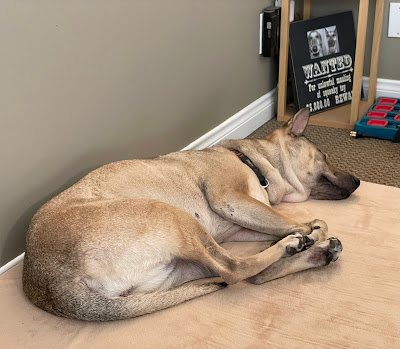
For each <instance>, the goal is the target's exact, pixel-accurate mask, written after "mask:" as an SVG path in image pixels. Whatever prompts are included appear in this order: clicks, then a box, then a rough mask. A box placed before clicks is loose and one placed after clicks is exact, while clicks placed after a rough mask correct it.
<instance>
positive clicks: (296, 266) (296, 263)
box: [246, 238, 343, 284]
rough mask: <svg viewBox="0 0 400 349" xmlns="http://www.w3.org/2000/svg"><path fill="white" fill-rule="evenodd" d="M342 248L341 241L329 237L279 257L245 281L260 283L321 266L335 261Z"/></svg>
mask: <svg viewBox="0 0 400 349" xmlns="http://www.w3.org/2000/svg"><path fill="white" fill-rule="evenodd" d="M342 250H343V248H342V244H341V242H340V241H339V240H338V239H336V238H330V239H328V240H325V241H323V242H320V243H318V244H316V245H314V246H313V247H311V248H310V249H308V250H306V251H303V252H301V253H298V254H296V255H294V256H292V257H290V258H282V259H280V260H279V261H277V262H275V263H273V264H272V265H270V266H269V267H268V268H266V269H265V270H263V271H262V272H261V273H259V274H257V275H255V276H252V277H250V278H248V279H247V280H246V281H248V282H250V283H252V284H262V283H264V282H267V281H271V280H274V279H278V278H281V277H283V276H286V275H289V274H293V273H297V272H299V271H302V270H306V269H311V268H316V267H322V266H325V265H328V264H329V263H331V262H335V261H336V260H337V259H338V258H339V255H340V253H341V252H342Z"/></svg>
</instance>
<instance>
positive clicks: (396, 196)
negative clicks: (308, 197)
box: [0, 182, 400, 349]
mask: <svg viewBox="0 0 400 349" xmlns="http://www.w3.org/2000/svg"><path fill="white" fill-rule="evenodd" d="M276 208H277V209H278V210H279V211H281V212H284V213H285V214H287V215H291V216H293V217H297V220H298V221H300V222H306V221H310V220H311V219H314V218H321V219H324V220H325V221H326V222H327V223H328V226H329V229H330V230H329V235H330V236H336V237H338V238H339V239H340V240H341V241H342V244H343V248H344V250H343V253H342V255H341V256H340V258H339V260H338V261H337V262H336V263H333V264H331V265H329V266H327V267H323V268H318V269H311V270H307V271H303V272H300V273H297V274H293V275H289V276H287V277H284V278H282V279H278V280H274V281H271V282H269V283H266V284H263V285H259V286H256V285H251V284H247V283H244V282H242V283H239V284H237V285H234V286H230V287H228V288H226V289H224V290H222V291H219V292H216V293H213V294H210V295H207V296H203V297H200V298H197V299H195V300H192V301H189V302H186V303H184V304H181V305H179V306H176V307H173V308H170V309H167V310H163V311H160V312H157V313H154V314H151V315H146V316H142V317H139V318H135V319H130V320H124V321H117V322H111V323H86V322H81V321H75V320H68V319H63V318H59V317H56V316H54V315H50V314H48V313H46V312H44V311H42V310H40V309H38V308H36V307H35V306H34V305H32V304H31V303H30V302H29V301H28V300H27V299H26V298H25V296H24V294H23V292H22V287H21V271H22V264H19V265H17V266H16V267H14V268H12V269H11V270H9V271H7V272H6V273H4V274H3V275H1V276H0V347H1V348H67V347H68V348H140V349H144V348H151V349H154V348H185V349H188V348H202V349H203V348H229V349H232V348H263V349H264V348H282V349H288V348H305V349H310V348H318V349H320V348H340V349H348V348H360V349H366V348H382V349H391V348H393V349H394V348H396V349H398V348H399V347H400V268H399V266H400V189H398V188H393V187H387V186H382V185H377V184H372V183H367V182H362V183H361V186H360V188H359V189H358V190H357V191H356V192H355V193H354V194H353V195H352V196H351V197H350V198H349V199H347V200H344V201H307V202H304V203H301V204H281V205H279V206H276ZM261 244H263V243H227V244H225V245H224V246H225V248H227V249H232V250H235V251H236V252H237V253H240V254H251V253H255V252H257V251H259V250H260V247H261ZM264 244H265V243H264Z"/></svg>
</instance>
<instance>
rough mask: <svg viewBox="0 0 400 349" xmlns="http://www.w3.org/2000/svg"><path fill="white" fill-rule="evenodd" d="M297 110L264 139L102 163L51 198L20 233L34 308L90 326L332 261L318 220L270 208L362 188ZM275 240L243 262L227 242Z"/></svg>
mask: <svg viewBox="0 0 400 349" xmlns="http://www.w3.org/2000/svg"><path fill="white" fill-rule="evenodd" d="M308 118H309V110H308V109H302V110H300V111H299V112H298V113H297V114H296V115H295V116H294V117H293V118H292V119H291V120H289V121H288V122H287V123H286V124H285V125H284V126H283V127H281V128H280V129H278V130H276V131H275V132H273V133H272V134H271V135H269V136H268V137H267V138H265V139H259V140H250V139H247V140H231V141H227V142H225V143H223V144H221V145H219V146H215V147H212V148H209V149H205V150H201V151H182V152H177V153H171V154H168V155H165V156H161V157H159V158H156V159H153V160H128V161H120V162H115V163H111V164H108V165H105V166H103V167H101V168H99V169H97V170H95V171H93V172H91V173H89V174H88V175H87V176H85V177H84V178H82V179H81V180H80V181H79V182H78V183H76V184H75V185H73V186H72V187H70V188H69V189H67V190H65V191H64V192H62V193H61V194H59V195H58V196H56V197H55V198H53V199H51V200H50V201H49V202H47V203H46V204H45V205H44V206H43V207H41V208H40V210H39V211H38V212H37V213H36V214H35V216H34V217H33V219H32V222H31V224H30V227H29V230H28V233H27V238H26V254H25V260H24V265H23V289H24V292H25V294H26V296H27V297H28V298H29V299H30V300H31V301H32V302H33V303H34V304H36V305H37V306H38V307H40V308H42V309H44V310H46V311H48V312H50V313H52V314H56V315H59V316H64V317H68V318H75V319H81V320H89V321H108V320H117V319H125V318H130V317H135V316H140V315H143V314H147V313H152V312H155V311H158V310H161V309H165V308H168V307H171V306H173V305H177V304H179V303H182V302H184V301H187V300H190V299H193V298H195V297H199V296H201V295H205V294H208V293H211V292H214V291H217V290H220V289H222V288H224V287H226V286H227V285H228V284H229V285H230V284H234V283H237V282H239V281H242V280H246V281H248V282H251V283H255V284H260V283H264V282H267V281H270V280H273V279H276V278H280V277H283V276H285V275H288V274H290V273H294V272H298V271H300V270H305V269H309V268H314V267H320V266H324V265H327V264H329V263H330V262H333V261H335V260H336V259H337V258H338V257H339V254H340V253H341V251H342V245H341V243H340V241H339V240H338V239H336V238H330V239H327V231H328V228H327V226H326V224H325V222H323V221H322V220H314V221H311V222H307V223H300V222H298V221H297V219H296V217H295V216H293V217H289V216H284V215H282V214H280V213H278V212H277V211H275V210H274V209H273V208H272V206H271V205H274V204H278V203H279V202H282V201H286V202H300V201H304V200H307V199H308V198H313V199H322V200H339V199H345V198H347V197H348V196H349V195H350V194H351V193H352V192H353V191H354V190H355V189H356V188H357V187H358V186H359V184H360V181H359V180H358V179H357V178H355V177H354V176H352V175H350V174H348V173H345V172H343V171H341V170H339V169H337V168H335V167H333V166H332V165H330V164H329V163H328V162H327V160H326V156H325V155H324V154H323V153H322V152H321V151H319V150H318V149H317V147H316V146H315V145H314V144H313V143H311V142H309V141H308V140H307V139H306V138H305V137H304V136H303V131H304V129H305V127H306V125H307V122H308ZM260 240H273V241H275V242H276V243H275V244H274V245H273V246H271V247H269V248H268V249H266V250H263V251H260V252H259V253H258V254H255V255H252V256H248V257H239V256H237V255H235V254H233V253H231V252H229V251H227V250H225V249H224V248H222V247H221V246H220V245H219V244H220V243H221V242H224V241H260Z"/></svg>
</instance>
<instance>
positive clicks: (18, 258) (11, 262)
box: [0, 252, 25, 275]
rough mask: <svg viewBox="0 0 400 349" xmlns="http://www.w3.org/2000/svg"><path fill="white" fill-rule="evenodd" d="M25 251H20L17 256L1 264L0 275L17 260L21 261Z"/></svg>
mask: <svg viewBox="0 0 400 349" xmlns="http://www.w3.org/2000/svg"><path fill="white" fill-rule="evenodd" d="M24 256H25V252H24V253H21V254H20V255H19V256H18V257H15V258H14V259H13V260H11V261H9V262H8V263H7V264H5V265H3V266H2V267H1V268H0V275H1V274H3V273H5V272H6V271H7V270H8V269H11V268H12V267H14V266H16V265H17V264H18V263H19V262H21V261H22V260H23V259H24Z"/></svg>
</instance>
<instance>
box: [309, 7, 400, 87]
mask: <svg viewBox="0 0 400 349" xmlns="http://www.w3.org/2000/svg"><path fill="white" fill-rule="evenodd" d="M390 2H400V1H398V0H397V1H396V0H385V10H384V14H383V32H382V43H381V50H380V51H381V53H380V61H379V73H378V76H379V78H383V79H391V80H400V67H399V57H400V39H398V38H388V36H387V33H388V19H389V3H390ZM375 4H376V3H375V0H370V1H369V13H368V31H367V42H366V47H365V60H364V64H365V66H364V75H365V76H369V66H370V62H371V50H372V34H373V24H374V20H375ZM358 6H359V1H357V0H354V1H349V0H335V1H332V0H318V1H317V0H314V1H313V2H312V11H311V16H312V17H318V16H325V15H329V14H332V13H335V12H342V11H349V10H350V11H353V13H354V21H355V25H356V27H357V20H358Z"/></svg>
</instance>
